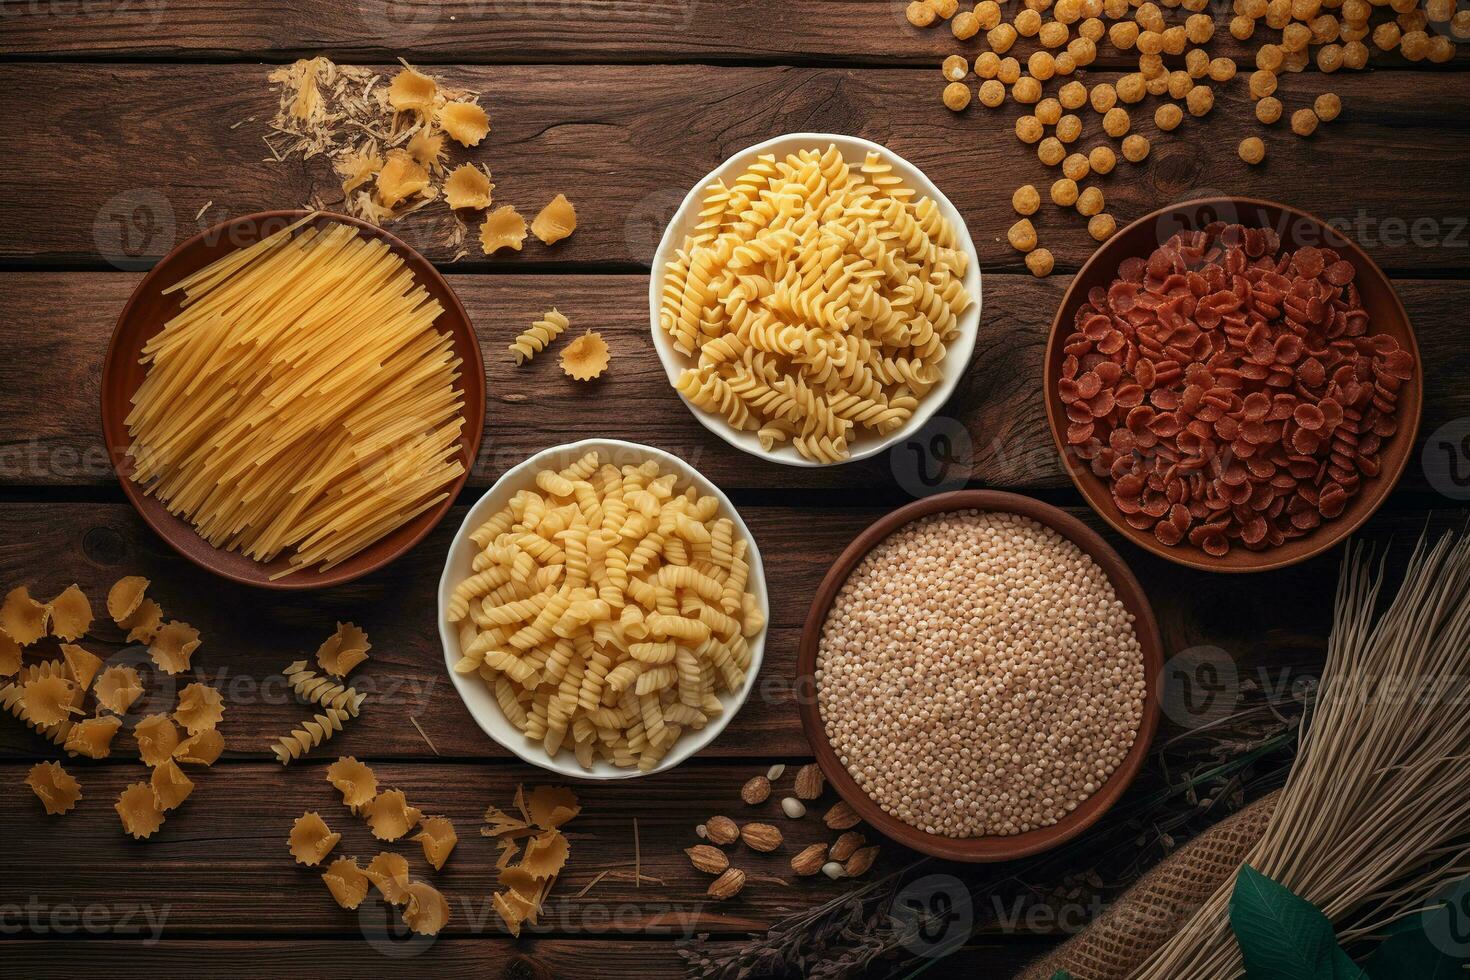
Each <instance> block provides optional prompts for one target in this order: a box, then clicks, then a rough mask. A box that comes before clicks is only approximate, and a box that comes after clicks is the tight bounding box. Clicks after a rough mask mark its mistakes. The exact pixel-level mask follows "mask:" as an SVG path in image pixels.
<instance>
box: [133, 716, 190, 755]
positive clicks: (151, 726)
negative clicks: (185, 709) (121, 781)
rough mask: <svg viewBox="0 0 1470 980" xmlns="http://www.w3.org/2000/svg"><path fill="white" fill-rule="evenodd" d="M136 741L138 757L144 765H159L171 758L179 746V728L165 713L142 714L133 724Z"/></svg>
mask: <svg viewBox="0 0 1470 980" xmlns="http://www.w3.org/2000/svg"><path fill="white" fill-rule="evenodd" d="M133 737H134V738H135V739H137V741H138V757H139V758H141V759H142V760H143V764H144V765H145V766H161V765H163V764H164V763H165V762H167V761H168V760H169V759H172V758H173V755H174V750H175V749H177V748H178V747H179V730H178V729H177V728H175V727H174V723H173V721H172V720H170V719H169V716H168V715H166V714H155V715H144V716H143V717H142V718H139V719H138V723H137V724H136V725H134V726H133Z"/></svg>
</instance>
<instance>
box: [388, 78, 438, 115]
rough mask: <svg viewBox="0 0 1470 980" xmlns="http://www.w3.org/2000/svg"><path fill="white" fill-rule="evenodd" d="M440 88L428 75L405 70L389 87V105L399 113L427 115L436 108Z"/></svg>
mask: <svg viewBox="0 0 1470 980" xmlns="http://www.w3.org/2000/svg"><path fill="white" fill-rule="evenodd" d="M438 94H439V86H438V84H437V83H435V81H434V80H433V79H432V78H430V77H429V76H428V75H425V74H423V73H422V72H417V71H414V70H413V69H412V68H405V69H403V70H402V71H400V72H399V73H398V74H397V75H394V76H393V81H392V82H391V83H389V85H388V104H389V105H391V106H392V107H393V108H394V109H395V110H397V111H398V112H420V113H425V114H427V113H428V111H429V110H430V109H432V108H433V107H434V99H435V97H436V96H437V95H438Z"/></svg>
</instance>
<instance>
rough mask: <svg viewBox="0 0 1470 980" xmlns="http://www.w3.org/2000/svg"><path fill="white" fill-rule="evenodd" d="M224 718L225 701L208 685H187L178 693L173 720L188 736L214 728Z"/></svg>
mask: <svg viewBox="0 0 1470 980" xmlns="http://www.w3.org/2000/svg"><path fill="white" fill-rule="evenodd" d="M224 716H225V699H224V697H223V696H222V695H221V694H220V693H219V691H216V690H215V689H214V688H212V687H210V686H209V685H208V684H189V685H187V686H186V687H185V688H184V689H183V690H182V691H180V692H179V703H178V706H177V707H176V708H174V718H175V719H177V720H178V723H179V724H181V725H183V726H184V730H185V731H187V732H188V733H189V734H190V735H198V734H199V733H200V732H202V731H206V730H208V729H210V728H215V727H217V726H218V725H219V723H220V720H221V719H223V718H224Z"/></svg>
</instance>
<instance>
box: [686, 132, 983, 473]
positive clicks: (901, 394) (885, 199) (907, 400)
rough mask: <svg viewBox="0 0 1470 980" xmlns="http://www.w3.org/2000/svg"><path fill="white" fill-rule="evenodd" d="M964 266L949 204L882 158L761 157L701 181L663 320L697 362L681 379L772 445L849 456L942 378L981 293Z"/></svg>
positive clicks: (695, 400) (822, 456) (892, 426)
mask: <svg viewBox="0 0 1470 980" xmlns="http://www.w3.org/2000/svg"><path fill="white" fill-rule="evenodd" d="M968 266H969V254H968V253H967V252H966V251H965V250H964V249H963V248H961V247H960V244H959V239H958V236H957V235H956V233H955V229H954V227H953V226H952V225H950V223H949V222H948V221H947V220H946V219H945V217H944V216H943V215H942V214H941V213H940V212H939V206H938V205H937V204H936V203H935V202H934V201H933V200H931V199H930V198H927V197H918V198H916V192H915V190H914V189H913V188H912V187H909V186H907V185H906V184H905V183H904V182H903V179H902V178H901V177H899V176H898V175H897V174H895V173H894V172H893V167H892V165H891V164H890V163H888V162H887V161H885V160H884V159H883V157H882V155H881V154H879V153H877V152H872V153H869V154H867V156H866V158H865V159H864V160H863V161H862V162H861V163H860V164H854V163H850V162H849V161H848V160H846V159H844V157H843V155H842V153H841V152H840V151H839V150H838V149H837V147H835V146H829V147H828V148H827V149H826V150H825V151H822V150H817V149H807V150H801V151H800V152H797V153H792V154H788V155H787V156H786V157H785V158H784V159H777V157H776V156H775V155H774V154H762V155H761V156H759V157H757V158H756V160H755V162H754V163H752V164H751V165H750V167H749V168H747V169H746V170H745V172H744V173H742V174H741V175H740V176H738V177H736V178H735V179H734V181H733V182H731V183H730V184H726V183H725V181H723V180H717V181H715V183H713V184H711V185H710V186H709V187H707V188H705V192H704V197H703V199H702V202H701V204H700V208H699V213H698V220H697V223H696V225H695V227H694V229H693V231H692V232H691V233H690V234H689V235H688V236H686V237H685V240H684V244H683V247H682V248H680V249H679V250H678V251H677V252H676V253H675V256H674V258H673V260H671V261H670V262H669V263H668V264H667V267H666V269H665V272H664V281H663V288H662V293H661V297H662V298H661V304H660V310H659V327H660V329H661V330H662V331H663V332H664V333H665V334H666V335H667V336H668V338H669V340H670V341H671V343H672V344H673V346H674V348H675V350H677V351H678V352H679V353H680V354H681V355H683V356H684V357H685V358H687V359H688V362H689V366H688V367H686V368H685V370H684V371H683V373H682V374H681V375H680V377H679V379H678V381H677V382H676V383H675V388H676V389H677V390H678V391H679V393H680V394H681V395H683V396H684V398H685V399H687V400H688V401H689V402H690V404H692V405H693V406H694V407H695V408H697V409H700V410H701V411H705V412H709V413H711V414H715V415H719V416H720V417H722V418H723V419H725V421H726V422H728V423H729V424H730V425H731V426H733V427H734V428H736V429H740V430H752V431H755V432H756V433H757V436H758V438H759V440H760V444H761V447H762V448H763V449H765V450H766V451H767V452H770V451H772V450H773V449H774V448H775V447H776V446H777V445H778V444H785V443H788V442H789V443H790V444H791V445H792V446H793V447H794V448H795V449H796V451H797V452H799V453H800V454H801V455H802V456H804V457H805V458H807V459H810V460H814V461H817V462H822V463H835V462H840V461H842V460H844V459H847V458H848V456H849V455H850V453H851V446H852V444H853V443H854V442H855V441H856V440H858V439H859V438H861V437H862V435H863V434H864V433H870V434H872V435H875V436H883V435H887V434H889V433H891V432H893V431H895V430H896V429H898V428H900V427H902V426H903V425H904V423H906V422H907V421H908V420H909V419H910V418H911V417H912V416H913V414H914V412H915V411H916V410H917V408H918V405H919V402H920V400H922V399H923V398H924V396H925V395H926V394H928V392H929V391H930V390H931V389H932V388H933V387H934V386H935V385H936V384H937V383H938V382H939V380H940V377H941V372H940V368H939V365H940V362H941V361H943V359H944V356H945V353H946V347H947V345H948V344H949V343H951V342H952V341H953V340H954V339H955V337H956V336H957V335H958V334H959V329H960V328H959V318H960V315H961V314H963V313H964V312H965V310H967V309H968V308H969V307H970V306H971V304H972V303H973V301H974V300H973V297H971V296H970V294H969V293H968V292H967V291H966V289H965V287H964V277H965V273H966V271H967V269H968Z"/></svg>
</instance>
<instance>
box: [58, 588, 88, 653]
mask: <svg viewBox="0 0 1470 980" xmlns="http://www.w3.org/2000/svg"><path fill="white" fill-rule="evenodd" d="M50 605H51V635H52V636H55V637H57V638H59V639H62V640H66V641H68V642H70V641H72V640H80V639H81V638H82V637H84V636H86V635H87V630H89V629H91V628H92V604H91V603H90V602H88V601H87V594H86V593H85V592H83V591H82V589H81V587H80V586H78V585H76V584H72V585H68V586H67V587H66V589H65V590H64V591H63V592H62V593H61V594H60V595H59V596H57V597H56V598H55V599H52V600H51V603H50Z"/></svg>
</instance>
